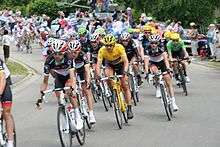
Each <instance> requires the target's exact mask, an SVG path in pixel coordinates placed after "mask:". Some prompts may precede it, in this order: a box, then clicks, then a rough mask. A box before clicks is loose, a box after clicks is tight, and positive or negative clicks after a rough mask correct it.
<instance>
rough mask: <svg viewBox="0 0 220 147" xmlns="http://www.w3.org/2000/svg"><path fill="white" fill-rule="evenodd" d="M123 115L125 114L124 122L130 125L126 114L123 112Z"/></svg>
mask: <svg viewBox="0 0 220 147" xmlns="http://www.w3.org/2000/svg"><path fill="white" fill-rule="evenodd" d="M122 114H123V118H124V121H125V123H126V124H127V123H128V117H127V115H126V113H125V112H123V113H122Z"/></svg>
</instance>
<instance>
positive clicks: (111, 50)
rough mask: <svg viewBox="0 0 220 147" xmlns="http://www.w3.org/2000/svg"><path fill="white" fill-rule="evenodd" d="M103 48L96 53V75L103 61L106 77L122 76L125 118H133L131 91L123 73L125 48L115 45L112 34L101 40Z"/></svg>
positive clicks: (125, 69) (126, 59) (125, 68)
mask: <svg viewBox="0 0 220 147" xmlns="http://www.w3.org/2000/svg"><path fill="white" fill-rule="evenodd" d="M103 43H104V46H103V47H102V48H101V49H100V50H99V52H98V61H97V66H96V71H97V75H100V67H101V65H102V61H103V60H104V61H105V65H106V70H105V73H106V75H107V76H112V75H113V74H114V73H116V74H117V75H124V76H123V77H122V78H121V79H120V81H121V86H122V89H123V91H124V93H125V99H126V103H127V105H128V110H127V116H128V119H132V118H133V113H132V109H131V91H130V88H129V85H128V83H127V81H128V77H127V76H126V74H125V73H127V71H128V65H129V62H128V58H127V55H126V52H125V48H124V47H123V46H122V45H121V44H117V43H116V39H115V37H114V36H113V35H112V34H108V35H106V36H105V37H104V39H103Z"/></svg>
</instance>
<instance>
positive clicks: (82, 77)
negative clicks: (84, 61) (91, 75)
mask: <svg viewBox="0 0 220 147" xmlns="http://www.w3.org/2000/svg"><path fill="white" fill-rule="evenodd" d="M76 73H77V76H78V77H79V80H80V81H82V80H85V77H86V74H85V73H86V71H85V66H82V67H80V68H77V69H76Z"/></svg>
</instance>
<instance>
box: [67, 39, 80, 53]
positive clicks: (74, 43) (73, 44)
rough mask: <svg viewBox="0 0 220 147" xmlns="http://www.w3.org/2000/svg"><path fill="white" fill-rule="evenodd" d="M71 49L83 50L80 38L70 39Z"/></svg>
mask: <svg viewBox="0 0 220 147" xmlns="http://www.w3.org/2000/svg"><path fill="white" fill-rule="evenodd" d="M68 46H69V50H70V51H80V50H81V43H80V42H79V41H78V40H74V41H70V42H69V43H68Z"/></svg>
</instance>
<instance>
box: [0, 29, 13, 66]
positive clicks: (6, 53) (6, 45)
mask: <svg viewBox="0 0 220 147" xmlns="http://www.w3.org/2000/svg"><path fill="white" fill-rule="evenodd" d="M11 42H12V37H11V36H10V35H9V34H8V30H5V31H4V35H3V38H2V43H3V52H4V59H5V62H7V61H8V58H9V55H10V44H11Z"/></svg>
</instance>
